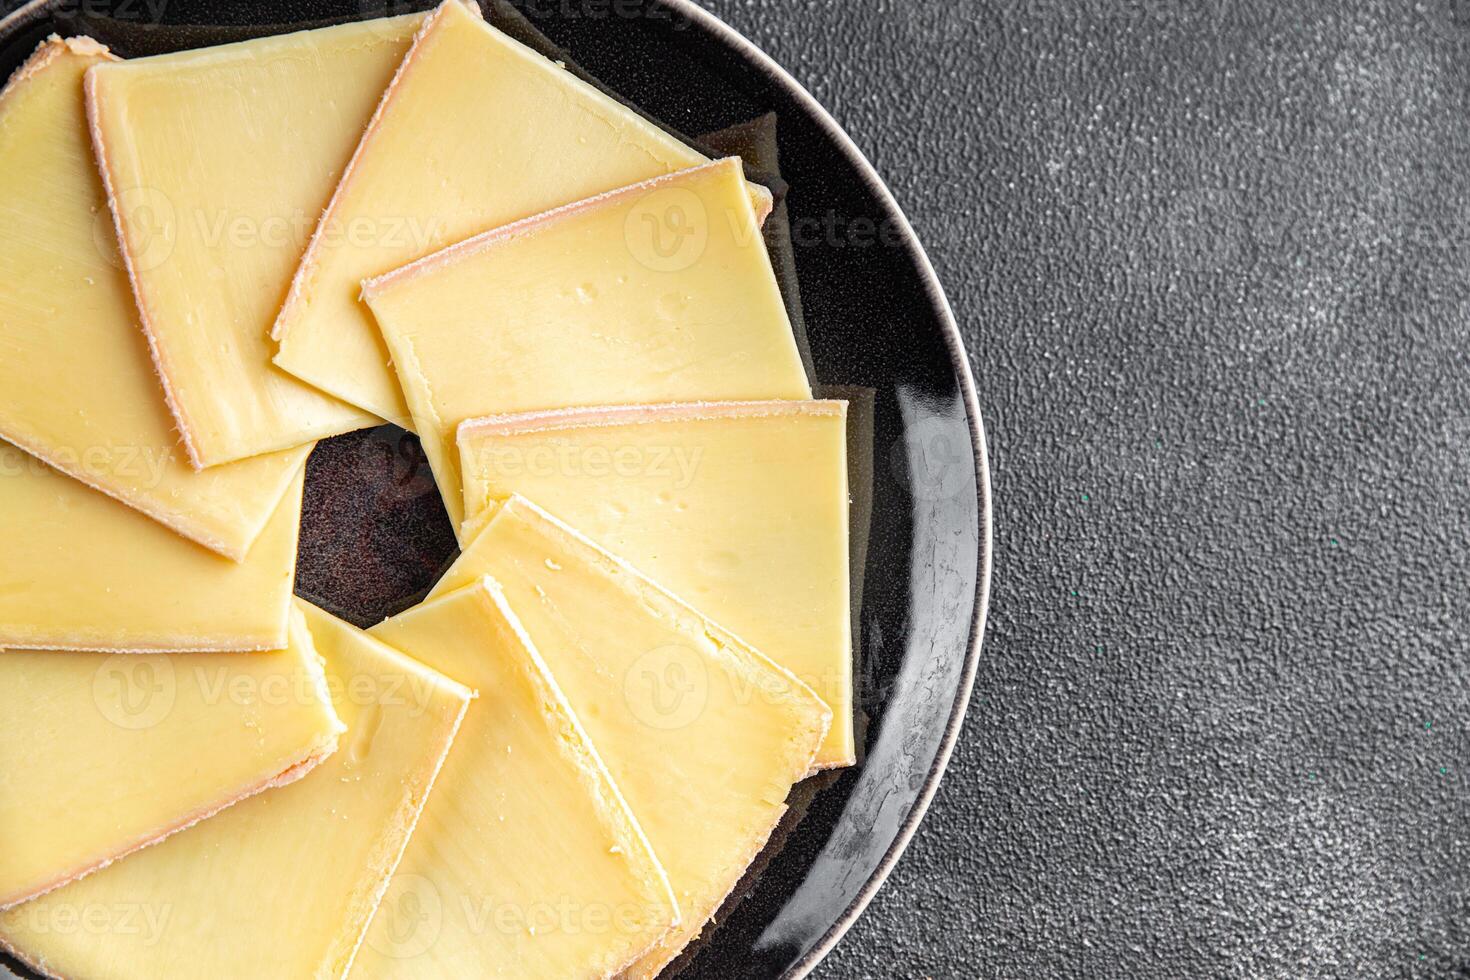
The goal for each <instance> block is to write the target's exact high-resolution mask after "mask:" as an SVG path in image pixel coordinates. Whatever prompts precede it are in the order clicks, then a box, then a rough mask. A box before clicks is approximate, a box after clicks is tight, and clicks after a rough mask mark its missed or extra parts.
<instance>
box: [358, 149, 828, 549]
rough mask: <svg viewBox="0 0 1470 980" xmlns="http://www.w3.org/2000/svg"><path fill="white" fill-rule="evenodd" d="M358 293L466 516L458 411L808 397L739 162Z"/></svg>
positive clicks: (551, 221) (520, 230)
mask: <svg viewBox="0 0 1470 980" xmlns="http://www.w3.org/2000/svg"><path fill="white" fill-rule="evenodd" d="M676 216H678V217H676ZM675 227H677V229H678V230H677V232H675V233H673V234H672V236H671V237H668V238H667V240H666V241H665V231H666V230H667V229H668V228H675ZM660 243H662V245H667V246H669V248H670V249H672V251H669V250H661V244H660ZM365 296H366V298H367V302H368V305H369V306H371V307H372V310H373V313H374V314H376V316H377V319H378V323H379V324H380V325H381V327H382V331H383V336H384V337H385V338H386V339H387V342H388V346H389V348H390V349H391V350H392V352H393V358H394V363H395V364H396V365H397V366H398V377H399V380H400V381H401V382H402V384H403V390H404V393H405V394H406V395H407V396H408V404H409V408H410V410H411V411H412V412H413V418H414V423H415V425H416V427H417V429H418V432H419V434H420V435H421V436H423V439H424V449H425V452H426V454H427V455H428V458H429V462H430V464H431V465H432V466H433V468H434V475H435V477H436V479H437V480H438V482H439V488H440V492H441V493H442V494H443V495H444V499H445V504H446V506H447V507H448V509H449V516H450V518H451V519H452V520H454V521H455V522H456V523H458V522H460V521H462V520H463V517H464V514H463V505H462V499H461V494H460V489H459V488H460V486H461V482H462V481H461V478H460V473H459V460H458V458H457V457H458V454H457V452H456V451H455V447H454V430H455V428H456V427H457V426H458V425H459V423H460V422H463V421H464V420H465V419H468V418H472V417H475V416H479V415H489V414H499V413H510V412H525V411H533V410H538V409H547V408H562V407H574V406H585V405H610V404H630V403H631V404H636V403H641V402H668V401H691V400H695V399H711V400H716V399H754V398H786V399H803V398H810V397H811V387H810V385H809V384H808V382H807V376H806V370H805V368H804V367H803V366H802V363H801V356H800V354H799V353H798V352H797V349H796V341H795V338H794V337H793V335H792V332H791V322H790V320H789V319H788V318H787V314H786V306H785V304H784V302H783V301H782V299H781V292H780V290H779V289H778V288H777V286H776V278H775V275H774V273H773V272H772V271H771V262H770V258H769V257H768V256H767V254H766V249H765V245H764V244H763V242H762V241H761V233H760V226H759V225H758V223H757V221H756V213H755V210H754V208H752V206H751V203H750V196H749V195H748V194H747V193H746V191H745V181H744V176H743V173H742V170H741V166H740V161H739V160H737V159H728V160H721V161H719V162H718V163H712V164H708V165H706V166H704V167H699V168H695V169H693V170H685V171H681V172H679V173H676V174H672V175H670V176H667V177H662V178H659V179H657V180H653V181H650V182H648V183H646V184H640V185H635V186H633V187H629V188H625V189H623V190H620V191H615V192H613V193H611V194H608V195H605V196H603V197H601V198H596V199H593V200H590V201H584V202H582V203H580V204H575V205H572V206H570V207H567V208H564V209H562V210H560V211H555V212H552V213H550V214H545V215H541V216H540V217H537V218H532V219H530V220H529V221H525V222H522V223H520V224H516V225H512V226H510V227H508V228H503V229H500V230H498V231H495V232H491V233H490V234H488V235H484V236H481V237H479V238H475V239H472V240H470V241H468V242H465V243H463V244H461V245H457V246H455V247H453V248H451V249H449V250H447V251H446V252H443V253H441V254H439V255H436V256H432V257H430V258H428V259H425V260H423V261H422V262H419V263H417V264H415V265H412V266H409V267H408V268H405V269H403V270H400V271H398V272H396V273H393V274H392V275H389V276H387V277H384V278H382V279H377V280H373V281H371V282H369V283H368V284H367V286H366V289H365Z"/></svg>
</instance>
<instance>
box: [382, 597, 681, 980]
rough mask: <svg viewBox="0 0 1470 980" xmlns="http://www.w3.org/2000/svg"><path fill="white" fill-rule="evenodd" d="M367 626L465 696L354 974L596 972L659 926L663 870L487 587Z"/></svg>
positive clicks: (426, 977) (665, 903) (664, 920)
mask: <svg viewBox="0 0 1470 980" xmlns="http://www.w3.org/2000/svg"><path fill="white" fill-rule="evenodd" d="M373 632H374V634H375V635H377V636H378V637H380V638H382V639H383V640H385V641H387V642H389V643H391V644H393V645H394V646H397V647H398V648H400V649H402V650H404V651H406V652H407V653H409V654H411V655H412V656H415V657H418V658H419V659H421V660H423V661H424V662H425V663H428V664H431V665H432V666H434V667H437V668H438V669H440V670H443V671H445V672H447V673H451V674H453V675H454V676H456V677H460V678H462V679H464V681H465V682H466V683H469V684H471V685H472V686H474V687H475V688H477V689H478V691H479V695H480V696H479V700H478V701H477V702H476V703H475V704H474V705H472V706H471V708H470V712H469V716H468V717H467V718H466V720H465V724H464V728H463V730H462V731H461V733H460V737H459V740H458V741H457V742H456V744H455V748H454V752H453V753H451V755H450V759H449V762H448V763H447V764H446V766H445V770H444V774H443V776H442V777H441V778H440V781H439V789H438V790H437V791H436V792H435V794H434V797H433V799H431V800H430V801H429V805H428V807H427V808H426V809H425V811H424V819H423V821H422V822H421V823H420V824H419V829H418V831H417V833H416V834H415V835H414V839H413V841H412V843H410V845H409V849H408V852H407V854H405V855H404V859H403V864H402V865H401V866H400V868H399V879H398V881H396V882H395V888H394V891H392V892H390V900H389V902H388V903H385V904H384V906H383V909H382V910H381V911H380V912H379V914H378V917H377V919H376V920H375V921H374V922H373V927H372V930H371V931H370V932H369V934H368V941H367V945H366V946H365V947H364V949H363V952H362V956H361V958H360V960H359V962H358V964H357V967H356V969H355V970H354V976H360V977H363V978H365V980H366V978H373V980H380V978H423V980H438V978H441V977H507V978H512V977H513V978H527V980H530V978H542V977H544V978H548V980H550V978H556V980H591V978H597V980H602V978H607V977H612V976H614V975H615V974H617V973H619V972H620V971H621V970H623V969H624V968H625V967H627V966H628V965H629V964H630V963H632V962H633V961H634V960H636V959H638V958H639V957H640V956H642V955H643V954H644V953H645V952H647V950H648V949H650V948H651V947H652V946H654V944H656V943H658V942H659V941H660V940H662V939H663V938H664V936H665V935H666V934H667V933H668V932H669V930H670V929H671V928H672V927H673V926H674V925H675V923H676V922H677V921H678V913H677V906H676V904H675V902H674V897H673V894H672V892H671V891H670V889H669V882H668V878H667V877H666V876H665V874H664V872H663V870H662V868H660V866H659V864H658V862H657V860H656V859H655V858H654V856H653V852H652V850H651V849H650V847H649V845H648V842H647V840H646V839H645V838H644V836H643V831H642V830H641V829H640V828H639V826H638V824H637V822H636V821H635V820H634V818H633V816H632V815H631V814H630V813H629V811H628V807H627V804H626V803H625V802H624V800H623V798H622V795H621V794H620V793H619V791H618V788H617V787H616V786H615V785H614V783H613V781H612V779H611V778H610V777H609V775H608V773H607V770H606V769H605V767H604V766H603V763H602V760H601V759H600V758H599V757H598V755H597V752H596V750H595V749H594V748H593V746H592V745H591V743H590V742H589V741H588V738H587V735H586V733H585V732H584V731H583V729H582V726H581V724H580V723H579V722H578V720H577V718H576V716H575V715H574V714H573V713H572V710H571V708H570V707H569V706H568V704H567V701H566V698H565V696H564V695H563V694H562V692H561V690H560V689H559V688H558V687H557V685H556V682H555V680H553V679H552V677H551V675H550V674H549V672H548V671H547V669H546V665H545V663H544V662H543V661H542V659H541V657H540V655H539V654H537V652H536V650H535V647H534V646H533V645H532V644H531V641H530V639H529V638H528V637H527V636H526V634H525V632H524V631H523V630H522V628H521V626H520V624H519V622H518V621H517V620H516V618H515V615H514V614H513V613H512V612H511V611H510V609H509V608H508V606H507V605H506V602H505V599H504V597H503V596H502V595H501V593H500V590H499V588H498V587H497V586H496V585H495V584H494V583H493V582H491V581H489V580H484V581H480V582H476V583H474V584H472V585H471V586H470V587H468V588H466V589H462V590H460V591H458V592H455V593H453V594H451V595H449V596H446V597H444V598H442V599H440V600H438V601H436V602H433V603H429V604H427V605H422V606H419V607H417V608H415V609H412V610H410V611H409V612H407V613H404V614H403V615H401V616H399V617H397V618H396V619H393V620H389V621H388V622H387V623H385V624H383V625H381V626H379V627H377V628H376V629H375V630H374V631H373ZM395 897H396V898H397V899H398V901H397V902H395V901H393V899H394V898H395ZM426 908H433V909H437V910H439V914H437V915H435V916H433V917H432V918H428V919H425V918H423V917H421V916H420V917H414V916H411V915H405V914H404V912H405V911H411V910H413V909H417V910H423V909H426Z"/></svg>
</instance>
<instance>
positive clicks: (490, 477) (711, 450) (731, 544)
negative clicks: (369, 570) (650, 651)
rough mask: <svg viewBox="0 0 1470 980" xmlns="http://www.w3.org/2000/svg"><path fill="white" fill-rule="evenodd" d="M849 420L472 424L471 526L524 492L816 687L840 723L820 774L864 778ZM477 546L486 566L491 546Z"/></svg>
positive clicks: (806, 405) (640, 412)
mask: <svg viewBox="0 0 1470 980" xmlns="http://www.w3.org/2000/svg"><path fill="white" fill-rule="evenodd" d="M846 423H847V406H846V404H845V403H843V402H837V401H814V402H790V401H787V402H741V403H725V404H692V405H649V406H628V407H622V408H592V409H572V410H566V411H558V412H543V413H533V414H527V415H511V416H497V417H493V418H487V419H479V420H470V421H468V422H465V423H464V424H463V425H461V426H460V427H459V451H460V462H461V468H462V471H463V473H464V481H465V483H464V486H465V504H466V509H467V513H468V521H467V523H468V525H470V526H474V525H475V524H476V523H477V521H478V519H479V518H480V517H481V516H482V515H483V514H485V513H486V512H488V511H490V510H492V509H493V508H494V507H495V506H497V505H498V504H499V503H501V502H503V501H505V500H508V499H509V498H510V497H511V496H513V495H515V494H517V493H518V494H520V495H521V496H523V497H527V498H529V499H531V500H535V501H536V502H537V504H539V505H540V506H542V507H545V508H546V509H547V510H548V511H549V512H551V513H553V514H555V515H556V516H557V517H558V518H560V519H561V520H563V521H565V522H566V523H567V524H569V525H571V526H572V527H575V528H577V529H578V530H579V531H581V532H582V533H584V534H586V535H587V536H588V537H590V538H592V540H594V541H596V542H597V543H598V544H599V545H601V546H602V547H604V548H606V549H607V550H608V551H610V552H612V553H613V554H615V555H617V556H619V557H620V558H622V559H624V560H625V561H627V562H628V563H629V564H631V565H632V566H633V567H635V568H637V569H638V570H639V571H641V572H643V573H645V574H646V575H648V576H649V577H650V578H652V579H653V580H654V581H656V582H658V583H659V584H660V585H662V586H664V587H665V588H667V589H668V590H669V591H670V592H673V593H674V594H675V595H677V596H680V597H681V598H683V599H685V600H686V601H688V602H689V603H691V604H692V605H694V606H695V607H697V608H698V609H699V610H700V611H701V612H703V613H704V614H705V615H707V616H709V617H710V618H711V619H713V620H715V621H716V622H718V623H719V624H721V625H722V626H725V627H726V628H728V629H730V630H731V631H732V632H734V633H735V634H736V635H738V636H740V637H741V638H743V639H745V640H747V641H748V642H750V643H751V645H753V646H754V647H755V648H756V649H758V650H760V651H761V652H762V653H764V654H766V655H767V656H768V657H770V658H771V659H772V660H774V661H776V663H778V664H780V665H781V666H783V667H785V668H786V669H787V670H789V671H791V672H792V673H794V674H795V675H796V676H798V677H800V678H801V679H802V680H803V681H805V682H806V683H807V684H808V685H809V686H810V687H811V688H812V689H813V690H815V691H816V692H817V693H818V694H819V695H821V696H822V699H823V700H824V701H826V702H827V704H828V705H829V706H830V707H831V708H832V709H833V714H834V723H833V725H832V729H831V731H830V732H829V733H828V736H827V742H826V744H825V745H824V746H823V747H822V751H821V753H820V754H819V755H818V757H817V764H818V766H820V767H823V768H830V767H835V766H846V765H851V764H852V763H853V762H854V760H855V753H854V746H853V722H852V718H853V703H852V618H851V611H850V604H851V603H850V595H851V584H850V570H849V561H848V486H847V472H848V470H847V431H846V430H847V424H846ZM467 538H468V539H469V540H470V543H469V544H468V545H467V546H466V550H467V552H468V553H469V557H467V558H466V559H465V560H464V561H463V562H462V563H461V568H462V569H473V568H475V567H477V566H478V565H479V564H480V560H479V559H478V558H477V557H476V556H475V555H474V552H475V551H476V550H477V549H479V548H481V547H484V546H485V545H483V544H482V543H480V542H479V541H476V540H474V539H473V536H472V535H467ZM465 577H466V573H464V572H462V571H459V570H456V571H453V572H451V573H450V574H449V575H448V576H446V578H445V580H444V581H442V582H441V583H440V584H439V586H438V588H439V589H441V590H443V589H450V588H455V587H458V586H460V585H462V584H464V582H463V580H464V578H465Z"/></svg>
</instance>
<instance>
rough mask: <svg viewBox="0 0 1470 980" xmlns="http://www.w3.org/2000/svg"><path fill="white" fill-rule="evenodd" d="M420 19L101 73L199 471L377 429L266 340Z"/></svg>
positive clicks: (150, 298) (162, 357)
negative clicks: (280, 357) (282, 360)
mask: <svg viewBox="0 0 1470 980" xmlns="http://www.w3.org/2000/svg"><path fill="white" fill-rule="evenodd" d="M422 21H423V16H422V15H418V16H409V17H400V18H394V19H390V20H375V21H363V22H359V23H353V24H345V25H342V26H338V27H328V28H323V29H321V30H314V31H302V32H298V33H295V34H286V35H282V36H278V37H266V38H260V39H258V40H251V41H244V42H241V43H238V44H229V45H224V46H222V47H215V48H204V49H201V50H196V51H183V52H179V53H177V54H166V55H160V56H157V57H152V58H141V59H138V60H135V61H127V62H119V63H113V64H100V65H98V66H97V67H96V68H95V69H94V70H92V71H91V72H89V73H88V75H87V80H86V95H87V107H88V111H89V112H90V116H91V121H92V126H93V136H94V139H95V143H96V150H97V159H98V161H99V163H100V164H101V168H102V174H103V177H104V178H105V180H106V183H107V188H108V192H109V193H108V197H109V201H110V203H111V207H112V211H113V214H114V217H115V219H116V223H117V229H118V238H119V240H120V241H121V243H122V255H123V258H124V259H125V261H126V265H127V270H128V273H129V275H130V276H131V279H132V285H133V290H134V292H135V293H136V295H137V305H138V309H139V311H140V313H141V318H142V325H143V329H144V331H145V332H146V333H147V336H148V339H149V341H150V342H151V344H152V348H153V355H154V359H155V361H156V363H157V367H158V373H159V375H160V376H161V377H162V378H163V382H164V385H165V387H166V389H167V391H168V393H169V404H170V405H171V406H172V408H173V413H174V416H175V417H176V418H177V420H178V424H179V430H180V432H182V433H183V436H184V441H185V444H186V445H187V447H188V450H189V453H190V455H191V457H192V459H193V461H194V463H195V465H197V466H200V467H209V466H218V465H220V464H223V463H229V462H233V461H235V460H240V459H244V458H247V457H251V456H257V455H260V454H262V453H268V452H272V451H274V450H280V449H287V448H291V447H294V446H300V445H303V444H305V443H308V442H311V441H313V440H316V439H321V438H325V437H326V436H331V435H336V434H338V433H342V432H348V431H351V430H353V429H359V428H363V427H365V426H369V425H375V424H377V419H376V418H375V417H374V416H372V415H371V414H370V413H367V412H364V411H362V410H360V409H357V408H353V407H351V406H349V405H347V404H345V403H343V402H341V401H338V400H337V399H335V398H331V397H329V396H327V395H326V394H324V393H322V392H321V391H319V390H317V389H315V388H313V387H311V386H309V385H305V384H302V383H301V382H300V381H299V380H297V379H296V378H293V377H291V376H290V375H288V374H286V373H285V372H283V371H281V370H280V369H278V368H276V367H275V366H274V365H273V364H271V358H272V357H273V356H274V354H275V345H274V344H273V343H271V340H270V331H271V325H272V324H273V323H274V322H275V318H276V314H277V313H278V312H279V311H280V308H281V303H282V302H283V301H284V300H285V297H286V290H287V287H288V286H289V284H290V281H291V276H292V274H293V273H294V272H295V271H296V266H297V265H298V263H299V262H300V261H301V255H302V253H303V252H304V251H305V249H306V242H307V240H308V239H309V238H310V235H311V231H312V229H313V228H315V227H316V222H317V220H318V219H319V218H320V216H321V213H322V209H323V208H324V207H326V205H327V202H328V201H329V200H330V199H331V196H332V190H333V188H335V187H336V185H337V181H338V180H339V179H340V178H341V175H342V171H343V170H344V169H345V168H346V166H347V162H348V160H350V159H351V157H352V151H353V148H354V147H356V146H357V143H358V141H359V140H360V139H361V138H362V134H363V131H364V130H365V129H366V128H367V123H368V120H369V119H370V118H371V117H372V114H373V109H374V108H375V107H376V106H377V104H378V100H379V99H380V98H381V97H382V93H383V90H384V89H385V88H387V86H388V83H389V81H391V80H392V78H393V73H394V72H395V71H396V70H397V68H398V65H399V63H400V62H401V61H402V60H403V56H404V54H406V53H407V51H408V46H409V43H410V42H411V41H412V39H413V34H414V32H415V31H416V30H417V29H418V27H419V25H420V24H421V23H422Z"/></svg>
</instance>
